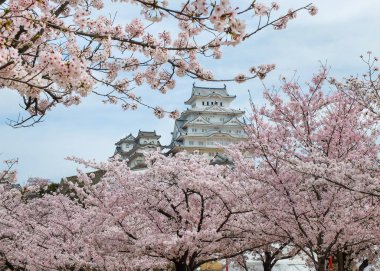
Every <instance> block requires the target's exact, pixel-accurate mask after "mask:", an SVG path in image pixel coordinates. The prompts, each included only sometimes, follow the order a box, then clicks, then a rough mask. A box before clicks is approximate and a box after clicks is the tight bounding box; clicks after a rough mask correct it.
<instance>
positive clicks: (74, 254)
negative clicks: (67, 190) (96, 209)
mask: <svg viewBox="0 0 380 271" xmlns="http://www.w3.org/2000/svg"><path fill="white" fill-rule="evenodd" d="M15 163H16V161H15V160H8V161H5V164H6V169H5V170H3V171H2V172H0V178H1V182H0V190H1V193H0V268H1V270H74V269H75V270H79V268H85V267H91V265H90V264H89V263H90V260H88V259H89V258H90V255H91V254H89V253H88V251H89V248H90V247H89V246H87V245H86V244H87V243H86V241H85V240H86V239H85V236H86V235H85V234H84V232H83V230H84V229H86V228H85V227H84V225H86V224H85V222H87V220H86V219H87V217H86V215H85V214H86V211H85V209H84V208H83V207H82V206H81V205H80V204H78V203H77V202H75V201H73V200H71V199H70V198H69V197H67V196H64V195H62V194H45V195H42V194H40V193H41V191H44V188H46V186H47V182H46V180H43V179H38V178H34V179H33V180H31V182H30V183H29V184H28V185H27V186H24V187H22V186H21V185H17V184H16V178H15V176H16V172H15V171H14V169H13V168H14V166H15Z"/></svg>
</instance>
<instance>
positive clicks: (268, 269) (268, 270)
mask: <svg viewBox="0 0 380 271" xmlns="http://www.w3.org/2000/svg"><path fill="white" fill-rule="evenodd" d="M263 267H264V271H271V270H272V266H271V263H270V262H269V263H268V262H263Z"/></svg>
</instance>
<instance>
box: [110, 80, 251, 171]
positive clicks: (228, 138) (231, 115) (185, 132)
mask: <svg viewBox="0 0 380 271" xmlns="http://www.w3.org/2000/svg"><path fill="white" fill-rule="evenodd" d="M235 98H236V96H233V95H230V94H228V92H227V89H226V86H224V87H223V88H208V87H198V86H195V85H193V88H192V92H191V97H190V98H189V99H188V100H187V101H185V104H186V105H188V106H189V107H188V108H187V109H186V110H185V111H184V112H182V114H181V116H180V117H179V118H178V119H177V120H176V121H175V124H174V130H173V132H172V140H171V143H170V144H169V145H168V146H162V145H161V144H160V141H159V139H160V137H161V136H160V135H157V134H156V132H155V131H153V132H144V131H139V133H138V134H137V136H136V137H134V136H133V135H132V134H129V135H127V136H126V137H125V138H123V139H121V140H119V141H118V142H117V143H115V145H116V150H115V154H118V155H120V156H121V157H122V158H124V159H128V160H129V161H128V166H129V167H130V168H131V169H140V168H144V167H145V163H144V155H143V154H144V152H146V151H151V150H157V149H160V150H163V149H164V147H166V149H167V151H165V153H166V154H175V153H177V152H180V151H187V152H188V153H193V152H194V151H197V152H199V153H200V154H204V155H207V156H208V157H209V158H210V160H218V159H219V160H220V159H223V156H222V155H220V154H221V153H222V152H223V150H222V148H221V147H223V146H227V145H229V144H232V143H237V142H239V141H242V140H244V139H245V138H246V137H247V136H246V134H245V132H244V128H243V124H242V122H241V121H240V119H239V118H241V117H242V116H243V115H244V113H245V112H244V111H241V110H236V109H232V108H230V104H231V102H232V101H233V100H235Z"/></svg>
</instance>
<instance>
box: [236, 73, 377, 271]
mask: <svg viewBox="0 0 380 271" xmlns="http://www.w3.org/2000/svg"><path fill="white" fill-rule="evenodd" d="M326 77H327V73H326V69H325V68H322V70H321V71H320V73H318V74H316V75H315V76H314V77H313V79H312V82H310V83H308V84H306V90H304V89H303V88H302V86H301V85H299V84H298V83H296V82H293V81H291V82H288V81H286V80H285V81H284V83H283V85H282V87H281V89H280V91H277V92H269V91H266V92H265V99H266V101H267V102H268V105H266V106H264V107H261V108H257V107H256V106H253V114H252V123H251V125H249V126H248V127H247V133H248V136H249V140H248V141H247V142H245V143H242V144H241V145H240V148H241V150H242V151H244V152H249V153H250V154H251V155H252V156H253V158H252V160H251V161H247V159H243V158H242V157H243V155H242V154H240V155H239V154H234V153H232V155H235V157H234V161H235V164H236V168H237V174H240V175H241V176H242V177H244V178H241V180H242V181H245V182H246V183H245V184H244V187H246V188H248V189H249V188H251V189H254V190H255V191H256V193H255V196H256V197H257V196H258V195H260V200H256V201H255V206H256V207H255V209H256V210H257V212H259V213H260V214H262V215H263V217H265V218H267V219H269V221H272V223H273V225H274V227H265V229H264V231H265V234H267V235H270V236H278V237H281V236H283V237H287V238H289V240H290V241H291V243H292V244H293V245H296V246H298V247H299V249H301V250H302V251H303V253H305V254H306V255H307V256H308V258H309V261H310V263H311V264H312V265H313V266H314V267H315V269H316V270H318V271H319V270H320V271H322V270H324V268H325V260H326V258H327V257H328V256H330V255H332V254H335V253H338V252H339V251H342V250H347V251H348V250H350V249H351V250H353V251H355V250H359V248H358V247H360V246H361V247H363V246H366V247H367V248H372V249H376V244H377V243H378V240H379V239H378V234H377V232H378V227H379V225H378V222H377V220H376V219H375V218H376V217H378V215H379V209H380V208H379V199H378V198H377V197H374V195H373V194H372V193H364V194H363V193H358V192H357V191H368V190H367V189H369V190H371V191H374V189H376V188H377V187H378V184H379V181H378V180H379V179H378V176H377V175H374V174H372V172H373V170H372V169H376V170H377V169H378V153H379V145H378V144H377V142H376V140H377V138H378V136H379V131H378V129H377V123H376V120H375V119H374V118H373V117H372V116H371V115H370V114H371V113H370V112H369V111H368V110H367V109H366V108H365V107H363V106H362V105H361V104H360V103H358V102H356V100H355V99H351V98H350V97H348V96H347V95H345V94H343V93H341V92H333V93H330V94H325V93H324V91H323V89H322V88H323V84H324V83H326ZM243 169H244V171H243ZM257 191H259V193H257ZM246 194H251V193H250V192H248V193H246ZM367 251H369V250H367Z"/></svg>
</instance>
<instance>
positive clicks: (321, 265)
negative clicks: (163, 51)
mask: <svg viewBox="0 0 380 271" xmlns="http://www.w3.org/2000/svg"><path fill="white" fill-rule="evenodd" d="M317 271H326V259H325V257H324V256H322V257H319V256H318V266H317Z"/></svg>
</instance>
